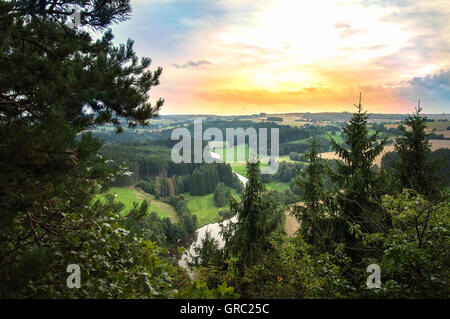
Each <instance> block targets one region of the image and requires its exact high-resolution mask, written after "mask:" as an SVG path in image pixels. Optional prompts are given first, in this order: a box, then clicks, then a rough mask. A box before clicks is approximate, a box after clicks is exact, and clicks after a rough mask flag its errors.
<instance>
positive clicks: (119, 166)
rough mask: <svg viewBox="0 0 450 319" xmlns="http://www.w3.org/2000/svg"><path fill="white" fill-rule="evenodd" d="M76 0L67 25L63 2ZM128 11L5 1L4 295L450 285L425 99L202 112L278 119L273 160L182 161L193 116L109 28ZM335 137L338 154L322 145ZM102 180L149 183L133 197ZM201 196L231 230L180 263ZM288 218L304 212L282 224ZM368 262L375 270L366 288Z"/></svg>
mask: <svg viewBox="0 0 450 319" xmlns="http://www.w3.org/2000/svg"><path fill="white" fill-rule="evenodd" d="M80 4H81V5H82V15H81V22H80V23H81V25H82V28H80V29H73V28H71V27H69V26H68V25H67V24H65V21H66V18H67V15H68V14H67V12H66V7H67V6H68V5H80ZM130 10H131V7H130V1H127V0H120V1H106V2H105V1H99V0H86V1H81V2H80V1H75V0H65V1H62V2H61V1H25V0H23V1H1V0H0V35H1V42H0V60H1V63H0V72H1V74H2V76H1V77H0V140H1V141H2V142H1V152H0V163H1V166H2V171H1V178H0V298H161V299H168V298H188V299H189V298H271V299H273V298H275V299H276V298H445V299H448V298H449V297H450V257H449V256H450V254H449V247H450V236H449V231H450V214H449V212H450V202H449V181H450V179H449V178H450V177H449V172H450V168H449V167H450V163H449V160H448V159H449V155H450V154H449V152H450V150H449V149H437V150H435V151H432V147H431V146H432V144H431V142H430V139H431V138H434V139H435V138H440V140H442V139H444V140H445V136H442V138H441V137H440V136H439V134H437V133H435V132H430V131H429V130H428V129H427V123H428V124H429V123H430V122H429V120H427V118H426V116H425V115H423V114H422V109H421V107H420V106H418V107H417V108H416V110H415V112H414V113H413V114H411V115H407V116H405V115H395V116H389V115H376V116H374V115H372V116H371V115H369V114H367V112H366V111H365V110H364V108H363V106H362V103H361V99H360V102H359V104H358V105H356V110H355V112H354V113H344V114H340V115H339V116H338V115H336V114H334V113H333V114H332V115H330V114H328V115H327V114H312V113H311V114H308V119H309V120H310V121H311V122H316V121H322V122H321V123H320V125H314V123H309V124H305V125H302V126H291V125H284V124H283V122H282V121H283V117H282V116H278V115H277V116H269V117H267V119H268V120H269V118H270V120H269V121H264V122H258V121H254V120H252V119H251V118H250V117H240V116H235V117H224V118H220V119H219V118H217V117H211V118H210V119H209V120H205V121H204V123H203V128H204V129H207V128H210V127H216V128H218V129H220V130H221V131H222V132H223V135H224V136H225V129H226V128H227V127H230V126H234V127H241V128H244V129H246V128H250V127H253V128H255V129H256V130H258V129H259V128H267V129H268V133H270V128H278V129H279V130H280V135H279V136H280V140H279V142H280V158H281V157H282V156H284V157H285V159H284V160H283V161H281V162H280V165H279V169H278V171H277V173H276V174H273V175H267V174H261V166H262V165H264V163H262V162H260V160H257V161H256V162H254V161H246V162H245V163H237V164H236V163H232V164H230V163H226V162H222V161H217V162H216V163H206V162H202V163H192V164H191V163H180V164H175V163H174V162H173V161H172V160H171V149H172V147H173V146H174V144H175V143H176V141H172V140H171V132H172V129H173V128H174V127H185V128H187V129H188V130H189V131H191V132H192V131H193V124H192V122H190V121H187V120H185V118H184V117H183V116H179V117H177V116H173V117H159V112H160V111H161V109H162V108H163V107H164V106H163V105H164V100H163V99H157V100H156V102H154V103H152V102H149V101H150V100H151V99H153V98H154V97H153V96H151V97H150V95H149V92H151V88H153V87H155V86H157V85H159V79H160V76H161V75H162V68H155V69H153V70H151V69H152V68H153V67H152V66H151V60H150V59H149V58H145V57H144V58H138V57H137V55H136V53H135V52H134V49H133V46H134V42H133V41H132V40H129V41H127V42H126V43H125V44H120V45H118V46H116V45H114V44H113V34H112V31H111V29H110V28H111V26H112V24H114V23H119V22H122V21H125V20H126V19H127V18H128V17H129V14H130ZM94 30H95V31H96V32H98V33H99V34H100V36H98V37H95V38H94V37H93V36H92V33H91V32H92V31H94ZM326 116H328V117H330V116H333V117H336V118H337V119H338V120H339V123H338V121H336V122H334V123H331V122H330V123H324V122H323V121H327V122H328V118H327V119H325V120H324V119H323V117H326ZM373 118H382V119H392V118H394V120H396V121H397V120H401V121H402V124H401V125H399V126H398V127H394V128H393V127H390V128H388V127H387V126H385V125H383V124H373V123H369V119H373ZM280 119H281V120H282V121H281V122H280ZM341 120H342V121H341ZM158 121H160V122H158ZM274 121H275V122H274ZM125 126H127V127H125ZM138 130H141V131H138ZM433 134H434V135H433ZM436 136H437V137H436ZM269 138H270V134H269ZM245 143H247V140H246V141H245ZM388 144H391V146H392V147H393V149H394V151H393V152H388V153H386V154H385V155H384V156H383V158H382V160H381V165H380V167H378V165H375V159H376V158H377V157H378V156H381V155H382V154H383V150H384V148H385V147H386V145H388ZM203 146H206V142H203ZM330 151H331V152H333V153H334V154H336V157H337V158H336V159H323V158H322V156H321V153H324V152H330ZM239 165H240V166H239ZM239 169H243V170H245V172H244V171H240V172H241V173H243V175H245V183H243V182H242V177H244V176H241V175H242V174H241V175H238V173H237V170H239ZM239 176H240V177H239ZM112 187H121V188H124V189H127V190H133V192H135V194H139V196H142V198H141V199H140V200H139V201H133V204H132V206H131V208H130V207H128V208H126V206H125V204H124V203H123V202H121V199H120V198H119V197H117V196H116V194H114V193H111V192H110V190H111V188H112ZM277 187H278V188H277ZM199 203H208V204H209V203H211V204H212V206H206V209H203V207H202V209H203V210H204V211H202V213H203V214H204V215H202V218H205V220H207V221H208V222H210V221H211V220H212V221H222V220H226V221H227V223H225V222H224V223H221V224H220V227H221V232H220V233H221V236H222V238H223V240H224V243H223V245H219V242H218V241H217V240H216V239H215V238H214V237H213V236H212V235H210V234H207V236H206V237H205V238H204V239H203V240H202V241H201V244H200V245H199V246H197V247H196V249H195V251H196V253H197V255H195V256H192V257H193V258H192V260H191V261H190V262H189V265H188V267H189V269H190V271H191V273H188V271H187V269H186V267H182V266H180V264H179V259H180V256H181V255H182V254H183V253H186V249H185V248H188V247H189V246H190V245H191V244H192V242H193V241H194V239H195V234H196V230H197V229H198V228H199V225H200V221H199V220H200V217H199V216H200V214H199V213H195V214H194V206H195V205H197V204H198V205H200V204H199ZM152 205H154V206H152ZM157 205H159V206H157ZM161 207H165V208H166V209H167V211H158V209H160V208H161ZM172 209H173V213H172ZM210 215H212V217H211V216H210ZM231 217H236V218H234V219H230V218H231ZM207 218H211V220H210V219H207ZM288 218H293V219H294V220H295V221H296V223H297V224H298V225H299V227H298V228H297V229H296V230H295V232H293V233H292V234H290V235H289V236H288V234H287V233H286V227H285V226H286V223H287V219H288ZM205 223H206V222H205ZM205 223H204V224H205ZM73 264H76V265H79V268H80V271H81V278H82V281H81V286H80V287H79V288H76V289H72V288H69V287H68V285H67V282H68V281H67V276H68V273H67V269H68V266H69V265H73ZM373 264H376V265H378V267H379V268H380V269H381V271H382V277H381V278H382V279H381V285H378V287H377V288H376V289H368V286H367V276H368V275H369V274H368V272H367V268H368V266H369V265H373ZM190 275H191V276H190ZM375 284H380V283H379V282H375Z"/></svg>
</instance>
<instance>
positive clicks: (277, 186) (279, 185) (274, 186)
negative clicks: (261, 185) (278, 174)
mask: <svg viewBox="0 0 450 319" xmlns="http://www.w3.org/2000/svg"><path fill="white" fill-rule="evenodd" d="M266 188H267V189H268V190H271V191H272V190H277V191H279V192H283V191H284V190H286V189H289V183H287V182H276V181H275V182H270V183H267V184H266Z"/></svg>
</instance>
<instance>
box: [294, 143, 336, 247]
mask: <svg viewBox="0 0 450 319" xmlns="http://www.w3.org/2000/svg"><path fill="white" fill-rule="evenodd" d="M317 146H318V144H317V140H316V139H315V138H313V139H312V141H311V146H310V150H309V151H308V152H306V153H305V154H304V157H305V158H306V159H307V160H308V162H309V165H308V166H306V168H305V169H304V170H303V171H302V172H300V174H299V175H297V176H296V178H295V184H296V185H297V186H298V187H299V188H301V189H302V191H303V195H302V203H301V204H300V205H297V206H295V207H294V210H293V211H292V214H293V215H294V216H295V217H296V219H297V220H298V222H299V223H300V225H301V226H300V229H299V232H300V234H302V236H303V238H304V239H305V241H306V242H308V243H310V244H313V245H315V246H316V247H318V246H321V247H322V248H324V245H323V244H324V243H325V242H326V241H327V239H330V237H331V234H330V226H331V224H330V222H331V218H332V216H330V213H331V212H330V211H329V210H328V209H327V207H328V206H327V205H328V204H329V200H330V196H329V194H328V192H327V190H326V188H325V183H324V179H323V176H324V174H325V173H326V172H327V171H328V167H327V166H326V164H325V163H324V162H323V160H322V159H321V158H320V155H319V153H318V152H317Z"/></svg>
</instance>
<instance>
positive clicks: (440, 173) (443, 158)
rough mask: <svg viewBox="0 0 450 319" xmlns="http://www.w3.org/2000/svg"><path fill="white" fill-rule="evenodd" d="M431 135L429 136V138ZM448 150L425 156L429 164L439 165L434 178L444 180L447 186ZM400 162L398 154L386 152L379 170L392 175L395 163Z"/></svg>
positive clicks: (440, 150) (448, 175) (448, 180)
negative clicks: (435, 163) (436, 163)
mask: <svg viewBox="0 0 450 319" xmlns="http://www.w3.org/2000/svg"><path fill="white" fill-rule="evenodd" d="M431 136H432V135H431V134H430V137H431ZM448 159H450V149H448V148H440V149H437V150H435V151H432V152H429V153H428V154H427V160H428V161H429V162H432V163H434V162H438V163H440V166H439V169H437V170H436V172H434V173H433V176H435V177H436V178H437V177H439V178H445V179H446V180H447V184H450V160H448ZM399 161H400V156H399V153H398V152H387V153H386V154H385V155H383V157H382V158H381V168H382V169H384V170H386V171H388V172H390V173H392V172H393V169H394V166H395V165H396V163H398V162H399Z"/></svg>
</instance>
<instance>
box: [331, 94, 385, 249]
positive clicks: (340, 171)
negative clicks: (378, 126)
mask: <svg viewBox="0 0 450 319" xmlns="http://www.w3.org/2000/svg"><path fill="white" fill-rule="evenodd" d="M355 107H356V108H357V110H358V111H357V112H356V113H354V114H353V116H352V118H351V120H350V122H349V124H347V125H346V126H345V127H344V128H343V132H342V133H343V134H342V135H343V136H344V138H345V145H339V144H338V143H337V142H336V141H335V140H334V139H333V138H331V146H332V148H333V149H334V151H335V152H336V153H337V154H338V155H339V157H340V158H341V159H342V160H343V163H342V162H339V161H336V164H337V169H336V173H331V178H332V180H334V182H335V184H336V187H337V189H336V191H335V196H336V200H337V206H336V207H335V209H336V210H337V211H338V214H339V218H340V221H339V222H338V223H337V225H336V226H337V227H338V229H339V230H338V233H337V234H336V235H337V237H336V240H337V241H344V242H346V243H347V245H348V246H349V247H352V246H354V245H355V242H356V239H355V237H354V236H353V235H352V234H350V233H349V232H348V223H357V224H359V225H361V227H362V228H363V229H364V230H365V231H366V232H373V231H374V229H376V228H377V227H380V226H381V225H380V224H379V220H380V218H381V217H380V214H382V213H381V209H380V198H381V195H382V194H381V192H380V190H378V189H377V188H376V187H375V185H377V184H379V178H380V174H379V173H378V172H377V171H375V170H374V168H373V161H374V160H375V158H376V157H377V156H378V155H379V154H380V153H381V152H382V151H383V148H384V146H385V144H386V138H384V139H382V140H381V141H379V142H378V141H377V139H378V135H379V132H378V131H377V132H375V133H374V134H372V135H369V130H368V127H367V119H368V114H367V112H365V111H363V108H362V104H361V95H360V98H359V103H358V105H355Z"/></svg>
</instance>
